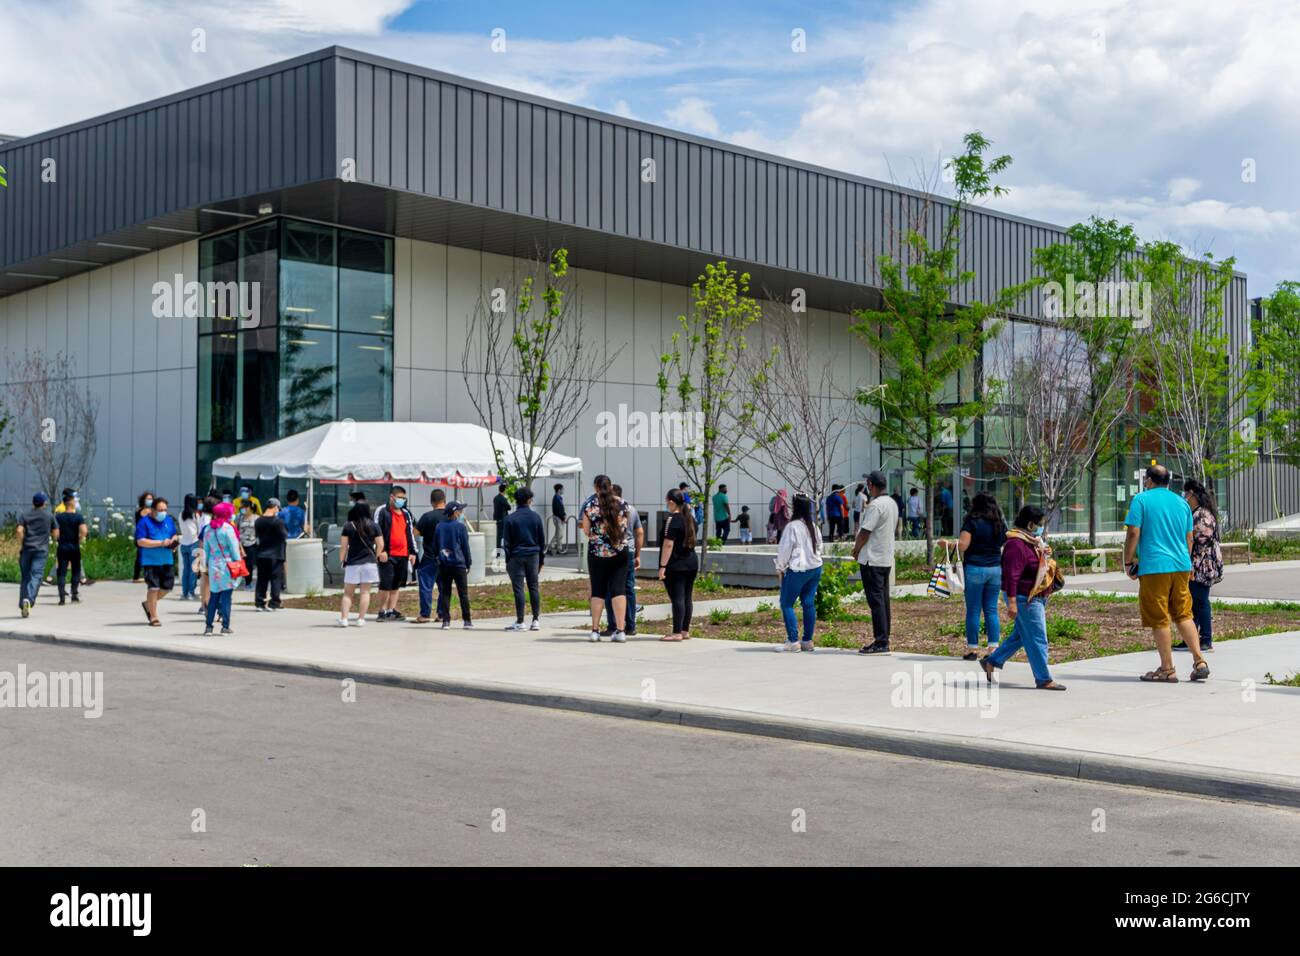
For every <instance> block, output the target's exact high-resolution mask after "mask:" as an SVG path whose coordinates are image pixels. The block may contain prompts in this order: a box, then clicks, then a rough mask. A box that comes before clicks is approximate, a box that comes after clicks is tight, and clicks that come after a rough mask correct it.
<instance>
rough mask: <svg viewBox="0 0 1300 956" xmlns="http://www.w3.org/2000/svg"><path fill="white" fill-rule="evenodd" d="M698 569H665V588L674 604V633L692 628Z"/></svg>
mask: <svg viewBox="0 0 1300 956" xmlns="http://www.w3.org/2000/svg"><path fill="white" fill-rule="evenodd" d="M698 573H699V572H698V571H664V588H665V590H667V591H668V600H669V601H671V602H672V605H673V633H674V634H681V633H682V632H684V631H689V630H690V629H691V612H692V611H693V610H694V601H693V600H692V599H693V597H694V595H695V575H697V574H698Z"/></svg>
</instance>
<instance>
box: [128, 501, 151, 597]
mask: <svg viewBox="0 0 1300 956" xmlns="http://www.w3.org/2000/svg"><path fill="white" fill-rule="evenodd" d="M152 513H153V492H152V491H142V492H140V496H139V497H138V498H136V499H135V521H136V523H137V524H138V523H139V521H140V519H141V518H143V517H145V516H146V515H149V514H152ZM140 556H141V551H140V548H139V547H137V548H136V549H135V567H134V568H133V569H132V571H131V580H132V581H135V582H138V581H140V580H141V577H140V575H141V569H142V568H143V566H144V565H143V564H142V563H141V560H140Z"/></svg>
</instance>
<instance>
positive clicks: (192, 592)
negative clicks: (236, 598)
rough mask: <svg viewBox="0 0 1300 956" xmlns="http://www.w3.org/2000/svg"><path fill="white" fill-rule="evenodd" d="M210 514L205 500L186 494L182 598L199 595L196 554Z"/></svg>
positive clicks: (181, 551) (182, 546)
mask: <svg viewBox="0 0 1300 956" xmlns="http://www.w3.org/2000/svg"><path fill="white" fill-rule="evenodd" d="M208 520H209V516H208V515H207V514H205V513H204V511H203V502H201V501H199V499H198V496H197V495H192V494H191V495H186V496H185V501H184V503H183V504H182V505H181V521H180V533H181V539H180V554H181V600H182V601H193V600H195V599H196V598H197V597H198V589H199V575H198V573H197V572H196V571H195V570H194V563H195V562H194V555H195V553H196V552H197V551H198V550H199V532H200V531H201V530H202V529H203V526H204V525H205V524H207V522H208Z"/></svg>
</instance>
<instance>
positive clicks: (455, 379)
mask: <svg viewBox="0 0 1300 956" xmlns="http://www.w3.org/2000/svg"><path fill="white" fill-rule="evenodd" d="M0 165H2V166H4V167H5V168H6V169H7V170H8V178H9V187H8V189H0V344H2V345H3V352H4V354H5V355H6V356H7V357H11V358H12V357H14V356H19V355H22V354H24V353H25V352H29V351H42V350H43V351H44V352H45V353H47V354H48V355H63V356H65V358H64V360H63V361H64V362H65V363H66V366H67V368H68V370H69V374H71V375H73V376H74V377H75V378H76V379H77V380H79V381H83V382H84V384H85V387H86V388H87V389H88V390H89V391H90V392H91V394H93V395H94V396H95V397H96V398H97V400H98V405H99V416H100V417H99V435H100V438H99V442H98V448H97V451H96V454H95V457H94V460H93V464H92V466H91V469H90V474H89V478H88V479H87V481H86V483H85V485H86V487H85V488H84V489H83V497H84V498H87V499H89V500H90V501H91V503H92V504H93V503H94V501H95V500H98V499H99V498H102V497H103V496H111V497H112V498H114V499H115V500H116V501H117V502H118V504H119V505H122V504H124V503H126V502H128V501H132V500H134V498H135V496H136V494H138V493H139V491H141V490H142V489H145V488H149V489H152V490H155V491H158V492H160V493H164V494H167V495H169V496H171V497H176V496H178V495H179V494H181V493H183V492H185V491H190V490H195V489H206V488H207V486H208V483H209V466H210V464H211V462H212V461H213V459H214V458H216V457H219V456H221V455H224V454H228V453H231V452H234V451H237V450H242V449H245V448H249V447H253V446H256V445H258V444H261V443H263V442H266V441H268V440H271V439H274V438H277V437H281V436H284V435H287V434H291V433H293V432H294V431H297V430H299V429H301V428H303V427H306V426H308V425H311V424H315V423H318V422H320V421H324V420H330V419H341V418H346V417H350V418H353V419H356V420H359V421H362V420H371V419H395V420H429V421H477V420H479V416H478V413H477V411H476V409H475V407H474V404H473V403H472V402H471V401H470V400H469V398H468V390H467V386H466V382H465V375H466V374H468V375H470V376H474V375H476V374H481V372H480V371H479V370H477V369H474V368H470V369H465V368H464V367H463V362H462V355H463V349H464V343H465V339H466V336H467V328H468V322H469V317H470V315H471V314H472V313H473V311H474V309H475V306H476V304H477V303H478V302H479V300H480V297H481V296H482V295H484V293H485V290H490V289H492V288H495V287H498V286H502V285H504V284H507V280H508V278H509V277H510V276H511V274H512V273H513V271H514V270H516V269H517V268H518V266H519V262H520V259H521V258H523V257H527V256H529V255H530V254H532V253H533V252H534V250H536V249H538V248H552V247H556V246H559V245H563V246H565V247H567V248H568V249H569V253H570V256H569V257H570V262H571V264H572V265H573V266H575V267H576V269H577V277H578V281H579V285H580V289H581V295H582V304H583V314H584V317H585V322H586V327H587V330H588V334H589V335H591V336H594V337H597V338H599V339H600V340H603V341H604V342H607V343H608V344H609V345H610V346H611V348H612V347H614V346H618V345H622V346H625V347H624V348H623V349H622V351H621V352H620V353H619V354H618V355H617V357H616V358H614V359H613V360H612V361H610V362H608V363H601V362H595V363H593V365H592V368H591V377H592V381H593V383H594V384H593V388H592V391H591V404H590V407H589V408H588V409H587V411H586V412H585V413H584V418H583V420H582V421H580V422H579V425H578V427H576V428H575V429H574V432H573V433H572V434H570V435H568V436H566V437H565V439H564V440H563V441H562V442H561V443H560V445H559V450H561V451H563V452H566V453H570V454H577V455H580V456H581V457H582V458H583V459H584V461H585V462H586V464H587V469H588V471H587V473H588V475H594V474H596V473H597V472H601V471H603V472H607V473H608V474H610V475H612V476H614V477H615V479H616V480H620V481H621V482H622V484H623V486H624V488H625V491H626V492H627V493H628V495H629V497H630V498H631V499H632V500H633V501H634V502H635V503H636V504H638V505H640V506H642V507H653V506H655V505H657V503H658V502H660V501H661V500H662V496H663V492H664V490H665V489H667V488H668V487H670V486H676V484H677V482H678V481H679V480H680V477H681V476H680V474H679V472H678V469H677V466H676V465H675V463H674V461H673V459H672V457H671V454H670V453H669V452H668V451H666V450H665V449H663V448H655V447H638V448H618V447H601V446H600V445H599V444H598V442H597V438H596V436H597V415H598V414H599V413H601V412H602V411H606V410H609V411H614V412H617V411H618V409H619V408H620V406H627V408H628V409H630V410H639V411H646V412H650V411H655V410H657V409H658V407H659V398H658V392H657V389H656V387H655V381H656V376H657V372H658V359H659V355H660V354H661V352H662V350H663V343H664V342H665V341H666V339H667V338H668V336H669V335H670V334H671V332H672V331H673V329H674V328H675V327H676V323H675V319H676V316H677V315H679V314H680V313H682V312H684V311H685V310H686V309H687V307H688V294H689V292H688V287H689V285H690V284H691V282H692V281H694V280H695V278H696V277H697V276H698V275H699V274H700V272H701V271H702V269H703V267H704V265H705V264H706V263H709V262H713V261H716V260H718V259H726V260H728V261H729V262H730V263H733V264H734V265H736V266H739V267H743V268H744V269H746V270H748V271H750V272H751V273H752V275H753V286H754V288H755V289H756V290H767V291H769V292H770V293H771V294H772V295H774V296H777V297H785V296H787V295H789V294H790V292H791V290H793V289H796V288H799V289H803V290H805V294H806V296H807V302H808V306H809V309H808V320H807V324H808V328H809V335H810V338H811V341H812V347H813V349H814V354H815V355H817V356H818V357H820V358H821V359H822V360H824V361H825V362H828V363H833V366H834V369H835V372H836V378H837V380H839V381H842V382H844V383H845V384H846V385H847V384H863V385H869V384H872V383H874V382H876V381H878V380H879V373H880V368H879V365H880V363H879V360H878V358H877V357H876V356H874V355H872V354H870V353H869V351H868V349H867V348H866V346H865V345H864V344H863V343H862V341H861V340H860V339H859V338H858V337H857V336H856V335H854V334H853V333H852V332H851V331H850V329H849V326H850V323H851V321H852V319H851V317H850V312H851V310H852V309H853V308H855V307H862V306H868V305H871V304H873V303H874V301H875V298H874V297H875V292H874V290H873V288H872V285H871V283H872V277H873V275H874V274H875V269H874V265H873V263H874V262H875V260H876V257H877V256H878V255H879V254H880V253H882V252H883V251H886V250H887V249H888V248H889V242H890V237H891V234H892V230H893V229H894V228H895V227H896V225H897V224H898V223H900V222H902V221H903V220H904V219H905V218H906V217H907V216H908V215H909V213H912V212H914V211H915V210H917V209H919V208H920V207H921V206H922V205H923V204H925V203H933V204H934V205H933V209H934V214H933V215H932V217H931V219H930V224H931V228H933V229H934V230H935V231H936V234H937V230H939V229H940V228H942V224H943V221H944V218H945V217H946V216H947V215H949V214H950V206H949V205H948V204H947V203H946V202H945V201H944V200H942V199H939V198H937V197H928V196H925V195H923V194H920V193H916V192H913V191H910V190H907V189H903V188H899V187H896V186H892V185H888V184H884V183H880V182H874V181H871V180H867V179H863V178H860V177H856V176H850V175H846V174H843V173H838V172H834V171H832V170H828V169H822V168H819V167H816V166H811V165H808V164H805V163H799V162H794V161H791V160H787V159H782V158H780V157H776V156H772V155H766V154H762V153H758V152H755V151H752V150H746V149H742V148H739V147H735V146H730V145H727V144H723V143H718V142H713V141H710V140H707V139H703V138H700V137H696V136H692V135H688V134H683V133H677V132H673V131H670V130H666V129H661V128H659V127H655V126H650V125H647V124H644V123H639V122H636V121H632V120H627V119H623V118H621V117H616V116H611V115H606V114H602V113H597V112H594V111H591V110H586V109H582V108H579V107H573V106H568V105H565V104H561V103H556V102H551V101H548V100H543V99H540V98H537V97H533V96H529V95H526V94H522V93H517V92H514V91H511V90H506V89H501V88H497V87H493V86H489V85H486V84H482V83H478V82H474V81H470V80H466V79H463V78H460V77H455V76H450V75H447V74H444V73H439V72H436V71H432V70H426V69H423V68H419V67H415V66H410V65H407V64H403V63H397V62H394V61H391V60H387V59H384V58H381V57H376V56H371V55H369V54H366V53H360V52H357V51H353V50H348V49H342V48H338V47H331V48H328V49H324V50H321V51H319V52H316V53H312V54H308V55H305V56H301V57H298V58H296V59H293V60H289V61H286V62H283V63H278V64H274V65H272V66H268V67H265V68H263V69H259V70H255V71H252V72H249V73H244V74H241V75H239V76H235V77H232V78H229V79H226V80H221V81H219V82H215V83H210V84H207V85H205V86H202V87H198V88H195V89H191V90H187V91H184V92H181V93H178V94H175V95H173V96H168V97H165V98H163V99H160V100H155V101H153V102H149V103H144V104H142V105H139V106H135V107H131V108H128V109H123V110H119V111H117V112H115V113H111V114H108V115H106V116H100V117H97V118H95V119H90V120H87V121H85V122H82V123H77V124H74V125H72V126H67V127H64V128H61V129H56V130H53V131H51V132H48V133H43V134H39V135H35V136H29V137H26V138H23V139H19V140H16V141H13V142H8V143H3V144H0ZM647 169H650V170H651V171H652V175H650V176H649V177H647V176H646V174H645V173H646V170H647ZM967 215H968V217H969V220H968V223H967V226H966V228H967V230H968V231H967V236H968V237H969V239H968V241H967V243H966V247H965V248H966V254H967V255H968V256H969V264H970V266H971V267H972V268H974V269H975V270H976V271H977V281H976V283H975V284H974V286H975V287H974V288H972V289H971V290H970V294H971V295H976V296H982V295H984V294H987V293H989V292H991V291H992V290H994V289H996V288H999V287H1002V286H1004V285H1006V284H1010V283H1015V282H1019V281H1023V280H1025V279H1027V278H1028V277H1029V276H1030V275H1031V274H1032V267H1031V254H1032V252H1033V250H1034V249H1035V248H1038V247H1040V246H1043V245H1046V244H1050V243H1054V242H1058V241H1061V240H1062V238H1063V232H1062V230H1061V229H1060V228H1059V227H1057V226H1053V225H1049V224H1047V223H1041V222H1034V221H1031V220H1026V219H1023V218H1019V217H1016V216H1009V215H1003V214H1000V213H997V212H994V211H992V210H973V211H968V213H967ZM177 276H179V277H180V279H181V281H182V282H188V281H192V280H198V281H200V282H204V283H206V282H210V281H212V282H223V281H230V280H234V281H242V282H245V283H250V282H254V281H255V282H257V283H259V289H260V298H259V300H258V302H257V306H258V312H259V313H260V316H259V319H258V321H257V322H256V323H255V324H254V323H249V322H241V321H239V320H237V319H223V318H214V317H206V318H203V317H198V318H196V317H190V318H181V317H163V318H159V317H156V316H155V310H154V306H155V304H156V299H157V296H156V294H155V292H154V286H155V284H156V283H158V282H160V281H161V282H165V283H172V282H174V281H175V277H177ZM1039 310H1040V305H1039V303H1038V302H1036V301H1035V302H1028V303H1026V306H1025V312H1024V314H1023V315H1017V316H1013V317H1012V318H1013V321H1012V322H1011V323H1010V324H1009V325H1008V326H1007V330H1006V332H1005V335H1006V336H1009V337H1011V338H1012V340H1013V341H1014V339H1015V337H1023V336H1030V335H1034V334H1037V331H1036V330H1037V325H1036V324H1035V323H1036V322H1037V321H1040V320H1041V318H1042V316H1041V315H1040V314H1039ZM208 311H209V312H210V311H211V310H208ZM1227 314H1228V316H1229V320H1230V323H1231V326H1232V329H1233V335H1234V339H1235V340H1236V341H1238V342H1241V341H1245V338H1246V336H1247V335H1248V325H1249V308H1248V303H1247V297H1246V277H1245V276H1244V275H1240V274H1239V275H1237V276H1236V277H1235V278H1234V280H1233V282H1232V286H1231V290H1230V293H1229V299H1228V302H1227ZM980 374H981V370H980V368H979V367H978V366H977V367H976V368H974V369H972V370H971V371H970V373H969V374H964V375H963V376H962V377H961V381H960V382H959V385H958V387H959V389H960V391H961V392H962V393H963V394H969V393H970V392H971V391H972V390H973V389H975V388H977V387H978V380H979V376H980ZM0 379H3V381H4V382H5V383H9V384H12V382H11V378H10V372H9V368H8V367H7V366H6V367H3V368H0ZM1005 434H1006V429H1005V427H1002V428H996V427H992V423H991V422H987V423H982V424H981V426H980V427H977V428H975V429H973V430H972V431H971V432H970V433H968V435H966V436H964V437H963V439H962V444H961V446H960V447H959V448H955V449H954V452H955V453H956V454H957V456H958V458H959V460H960V469H958V470H955V471H954V475H953V479H952V481H953V484H952V490H953V492H954V498H956V499H960V497H961V496H962V494H963V493H969V492H972V491H974V490H976V489H978V488H982V487H985V488H991V489H994V490H995V491H997V492H998V494H999V495H1000V496H1001V497H1002V498H1003V499H1004V500H1008V499H1009V498H1010V489H1009V485H1008V482H1007V480H1006V475H1005V466H1004V465H1003V464H1001V463H1000V458H999V454H998V452H999V449H998V442H999V440H1002V441H1005V439H999V438H998V437H997V436H998V435H1005ZM1157 451H1158V450H1157ZM1151 454H1152V450H1151V449H1147V448H1139V447H1134V448H1133V449H1132V450H1131V453H1130V454H1128V455H1126V456H1123V457H1121V458H1120V459H1119V460H1117V461H1115V462H1114V463H1113V464H1111V465H1109V466H1107V468H1106V469H1105V471H1104V473H1103V474H1102V476H1101V482H1102V495H1101V497H1102V499H1103V501H1104V502H1105V504H1104V505H1103V507H1102V513H1101V523H1102V527H1104V528H1115V527H1117V526H1118V524H1119V522H1120V521H1121V520H1122V517H1123V514H1124V511H1125V508H1126V504H1125V501H1126V499H1127V497H1128V495H1129V493H1130V491H1131V487H1132V485H1133V484H1134V478H1133V473H1134V471H1135V469H1136V468H1138V467H1139V466H1140V465H1141V464H1144V463H1145V459H1146V458H1147V457H1150V455H1151ZM882 465H883V466H884V467H885V468H886V469H887V470H889V471H890V472H892V474H893V477H894V481H895V483H897V484H900V485H902V486H903V487H904V488H905V487H906V486H907V484H909V483H910V482H911V473H910V467H909V455H908V453H907V450H905V449H889V448H886V449H881V448H879V447H877V446H876V444H875V443H874V442H873V441H872V439H871V437H870V435H869V434H867V433H866V431H865V430H861V429H857V430H855V432H854V434H853V436H852V440H851V442H850V443H849V444H848V446H847V447H846V448H844V453H843V462H842V467H841V468H839V469H837V471H838V472H839V475H840V477H841V480H844V481H846V482H850V483H851V482H855V481H856V480H857V479H858V476H859V475H861V474H862V473H863V472H864V471H866V470H868V469H869V468H873V467H877V466H882ZM1270 467H1271V469H1272V473H1271V478H1269V477H1267V476H1265V475H1264V473H1263V472H1264V470H1262V469H1257V470H1256V471H1257V472H1259V473H1258V474H1256V473H1252V474H1251V475H1248V476H1245V477H1243V478H1241V479H1237V480H1234V481H1233V482H1231V483H1230V484H1229V485H1228V487H1227V488H1225V489H1223V491H1224V494H1225V496H1226V503H1227V505H1228V507H1229V509H1230V511H1231V512H1232V516H1233V519H1234V521H1235V522H1237V523H1242V522H1248V521H1251V520H1255V519H1262V518H1268V517H1272V516H1273V514H1274V500H1273V499H1276V500H1278V501H1282V500H1283V499H1284V501H1283V505H1282V507H1283V510H1289V511H1296V510H1300V501H1298V498H1300V483H1297V480H1296V476H1295V474H1294V473H1293V471H1292V470H1290V469H1282V470H1281V471H1279V469H1280V467H1281V466H1272V465H1270ZM753 472H754V473H752V474H751V473H746V472H742V471H737V472H735V473H732V474H729V475H727V476H726V477H725V480H726V482H727V484H728V485H729V487H730V491H731V499H732V501H733V504H735V505H739V504H740V503H748V504H750V505H751V507H755V506H757V507H758V509H759V510H760V512H761V510H762V508H763V507H764V506H765V504H766V502H767V500H768V497H769V495H770V494H771V488H772V487H773V486H776V485H779V484H780V482H779V480H778V479H776V478H775V477H774V475H773V473H772V472H771V471H770V469H766V468H762V467H759V468H756V469H754V470H753ZM1279 474H1282V478H1281V484H1280V486H1279V485H1278V484H1277V481H1278V475H1279ZM1269 480H1271V481H1273V482H1274V484H1273V485H1272V486H1268V485H1267V481H1269ZM34 482H35V479H34V477H33V473H32V471H31V469H30V467H28V466H27V465H26V464H25V463H24V461H22V460H21V456H20V455H18V454H17V453H15V454H13V455H11V456H10V457H9V458H8V459H7V460H6V461H5V462H4V463H3V465H2V466H0V509H3V510H4V511H10V510H17V509H18V507H19V506H20V505H21V503H22V502H24V501H26V500H27V499H28V497H29V496H30V493H31V491H32V490H33V488H34ZM851 487H852V485H851V484H850V488H851ZM1268 487H1272V488H1273V491H1271V492H1266V488H1268ZM1279 487H1280V488H1281V491H1280V492H1278V491H1277V489H1278V488H1279ZM46 490H47V491H51V492H53V491H57V489H46ZM261 491H262V494H263V495H264V496H265V494H266V493H268V492H269V491H270V489H269V488H267V487H264V486H263V487H262V488H261ZM573 493H574V490H573V489H572V488H571V489H570V495H571V496H572V494H573ZM1270 495H1271V496H1272V497H1271V498H1269V496H1270ZM1266 499H1268V500H1266ZM417 500H418V499H417ZM1080 509H1081V506H1076V507H1074V508H1072V509H1071V510H1070V511H1069V513H1068V514H1067V519H1066V521H1067V526H1068V527H1071V528H1079V527H1086V520H1085V519H1084V517H1083V515H1082V513H1081V510H1080Z"/></svg>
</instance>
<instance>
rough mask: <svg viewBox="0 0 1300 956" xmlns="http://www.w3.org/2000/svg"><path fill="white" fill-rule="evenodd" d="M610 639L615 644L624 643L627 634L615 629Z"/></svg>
mask: <svg viewBox="0 0 1300 956" xmlns="http://www.w3.org/2000/svg"><path fill="white" fill-rule="evenodd" d="M611 640H613V642H614V643H615V644H626V643H627V635H626V634H624V633H623V632H622V631H615V632H614V636H613V637H612V638H611Z"/></svg>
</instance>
